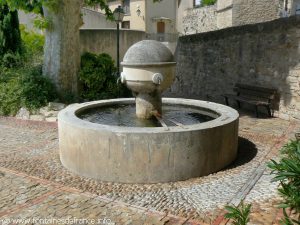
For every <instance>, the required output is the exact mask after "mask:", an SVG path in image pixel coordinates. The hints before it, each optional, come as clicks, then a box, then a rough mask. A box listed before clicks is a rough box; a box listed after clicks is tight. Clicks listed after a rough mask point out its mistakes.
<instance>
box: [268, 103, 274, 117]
mask: <svg viewBox="0 0 300 225" xmlns="http://www.w3.org/2000/svg"><path fill="white" fill-rule="evenodd" d="M266 107H267V110H268V114H269V117H273V115H272V112H271V108H270V106H269V105H267V106H266Z"/></svg>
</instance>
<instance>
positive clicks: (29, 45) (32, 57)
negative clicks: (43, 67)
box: [20, 25, 45, 64]
mask: <svg viewBox="0 0 300 225" xmlns="http://www.w3.org/2000/svg"><path fill="white" fill-rule="evenodd" d="M20 31H21V38H22V44H23V56H24V58H25V60H26V61H29V62H30V63H38V64H39V63H41V62H42V59H43V51H44V43H45V37H44V35H42V34H39V33H36V32H33V31H28V30H26V28H25V26H24V25H21V26H20Z"/></svg>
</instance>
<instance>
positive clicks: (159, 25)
mask: <svg viewBox="0 0 300 225" xmlns="http://www.w3.org/2000/svg"><path fill="white" fill-rule="evenodd" d="M157 33H165V22H157Z"/></svg>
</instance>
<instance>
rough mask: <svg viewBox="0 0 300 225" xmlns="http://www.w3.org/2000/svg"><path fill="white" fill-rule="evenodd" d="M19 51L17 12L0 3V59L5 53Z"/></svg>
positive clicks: (19, 37) (19, 36)
mask: <svg viewBox="0 0 300 225" xmlns="http://www.w3.org/2000/svg"><path fill="white" fill-rule="evenodd" d="M20 51H21V35H20V30H19V19H18V12H17V11H16V10H14V11H13V10H10V8H9V7H8V5H7V4H5V3H3V4H1V3H0V59H2V57H3V56H4V55H5V54H7V53H19V52H20Z"/></svg>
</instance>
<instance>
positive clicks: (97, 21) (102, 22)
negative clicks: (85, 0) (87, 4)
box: [81, 8, 116, 29]
mask: <svg viewBox="0 0 300 225" xmlns="http://www.w3.org/2000/svg"><path fill="white" fill-rule="evenodd" d="M81 13H82V20H83V25H82V26H81V28H84V29H88V28H89V29H97V28H115V27H116V23H115V22H113V21H109V20H107V19H106V16H105V15H104V14H102V13H100V12H97V11H95V10H92V9H88V8H82V10H81Z"/></svg>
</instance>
